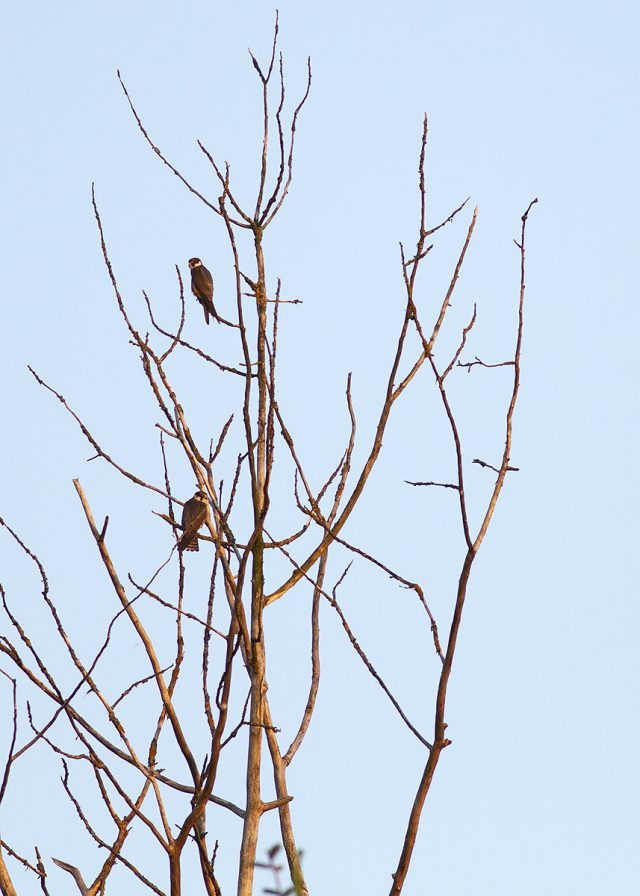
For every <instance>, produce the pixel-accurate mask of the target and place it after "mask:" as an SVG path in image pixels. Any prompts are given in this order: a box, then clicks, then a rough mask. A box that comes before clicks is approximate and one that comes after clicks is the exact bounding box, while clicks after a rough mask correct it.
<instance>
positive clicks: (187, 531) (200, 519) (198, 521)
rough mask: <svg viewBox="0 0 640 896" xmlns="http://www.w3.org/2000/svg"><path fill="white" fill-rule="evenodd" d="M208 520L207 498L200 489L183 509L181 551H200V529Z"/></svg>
mask: <svg viewBox="0 0 640 896" xmlns="http://www.w3.org/2000/svg"><path fill="white" fill-rule="evenodd" d="M206 518H207V496H206V495H205V493H204V492H203V491H202V489H198V491H197V492H196V493H195V495H194V496H193V498H189V500H188V501H187V502H186V504H185V505H184V507H183V508H182V529H183V534H182V535H181V537H180V540H179V542H178V550H179V551H199V550H200V548H199V546H198V529H199V528H200V526H201V525H202V524H203V523H204V521H205V520H206Z"/></svg>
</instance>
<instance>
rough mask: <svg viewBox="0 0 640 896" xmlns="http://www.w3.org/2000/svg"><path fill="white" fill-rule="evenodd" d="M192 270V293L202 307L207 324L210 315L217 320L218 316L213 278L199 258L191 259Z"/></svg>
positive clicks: (190, 266)
mask: <svg viewBox="0 0 640 896" xmlns="http://www.w3.org/2000/svg"><path fill="white" fill-rule="evenodd" d="M189 268H190V269H191V292H192V293H193V294H194V296H195V297H196V299H197V300H198V301H199V302H200V304H201V305H202V310H203V311H204V320H205V323H207V324H208V323H209V315H211V316H212V317H213V318H215V319H216V320H217V319H218V315H217V314H216V309H215V308H214V307H213V277H212V276H211V273H210V271H208V270H207V269H206V268H205V266H204V265H203V264H202V262H201V261H200V259H199V258H190V259H189Z"/></svg>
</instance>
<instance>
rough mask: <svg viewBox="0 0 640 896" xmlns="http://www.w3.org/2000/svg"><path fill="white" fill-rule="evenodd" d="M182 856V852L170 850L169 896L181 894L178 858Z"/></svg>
mask: <svg viewBox="0 0 640 896" xmlns="http://www.w3.org/2000/svg"><path fill="white" fill-rule="evenodd" d="M181 855H182V851H178V850H176V849H173V850H171V852H170V853H169V886H170V893H171V896H180V892H181V886H182V885H181V881H180V857H181Z"/></svg>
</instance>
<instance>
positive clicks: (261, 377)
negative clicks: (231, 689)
mask: <svg viewBox="0 0 640 896" xmlns="http://www.w3.org/2000/svg"><path fill="white" fill-rule="evenodd" d="M254 237H255V250H256V263H257V268H258V282H257V290H256V305H257V314H258V345H257V353H258V432H257V435H258V438H257V443H258V444H257V463H256V483H255V490H254V494H253V514H254V525H255V526H256V529H257V535H256V539H255V543H254V546H253V552H252V554H253V556H252V564H253V569H252V576H251V710H250V719H249V751H248V756H247V803H246V810H245V811H246V814H245V818H244V828H243V831H242V846H241V849H240V870H239V875H238V896H251V894H252V892H253V874H254V867H255V861H256V850H257V846H258V831H259V827H260V817H261V815H262V798H261V795H260V768H261V761H262V730H263V715H264V706H263V701H264V693H265V690H266V686H265V658H264V640H263V630H262V608H263V604H264V568H263V563H264V538H263V535H262V525H263V522H264V519H263V514H264V510H265V507H266V503H267V496H266V494H265V490H266V471H267V440H266V433H267V371H266V363H265V360H266V334H267V290H266V283H265V272H264V257H263V254H262V231H261V230H260V229H259V227H258V226H257V225H256V229H255V231H254ZM248 449H249V450H252V446H248Z"/></svg>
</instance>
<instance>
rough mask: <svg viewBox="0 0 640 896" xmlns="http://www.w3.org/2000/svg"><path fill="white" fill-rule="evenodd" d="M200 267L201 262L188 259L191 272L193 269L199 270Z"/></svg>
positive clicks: (195, 259)
mask: <svg viewBox="0 0 640 896" xmlns="http://www.w3.org/2000/svg"><path fill="white" fill-rule="evenodd" d="M201 266H202V262H201V261H200V259H199V258H190V259H189V267H190V268H191V270H193V269H194V268H199V267H201Z"/></svg>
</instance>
